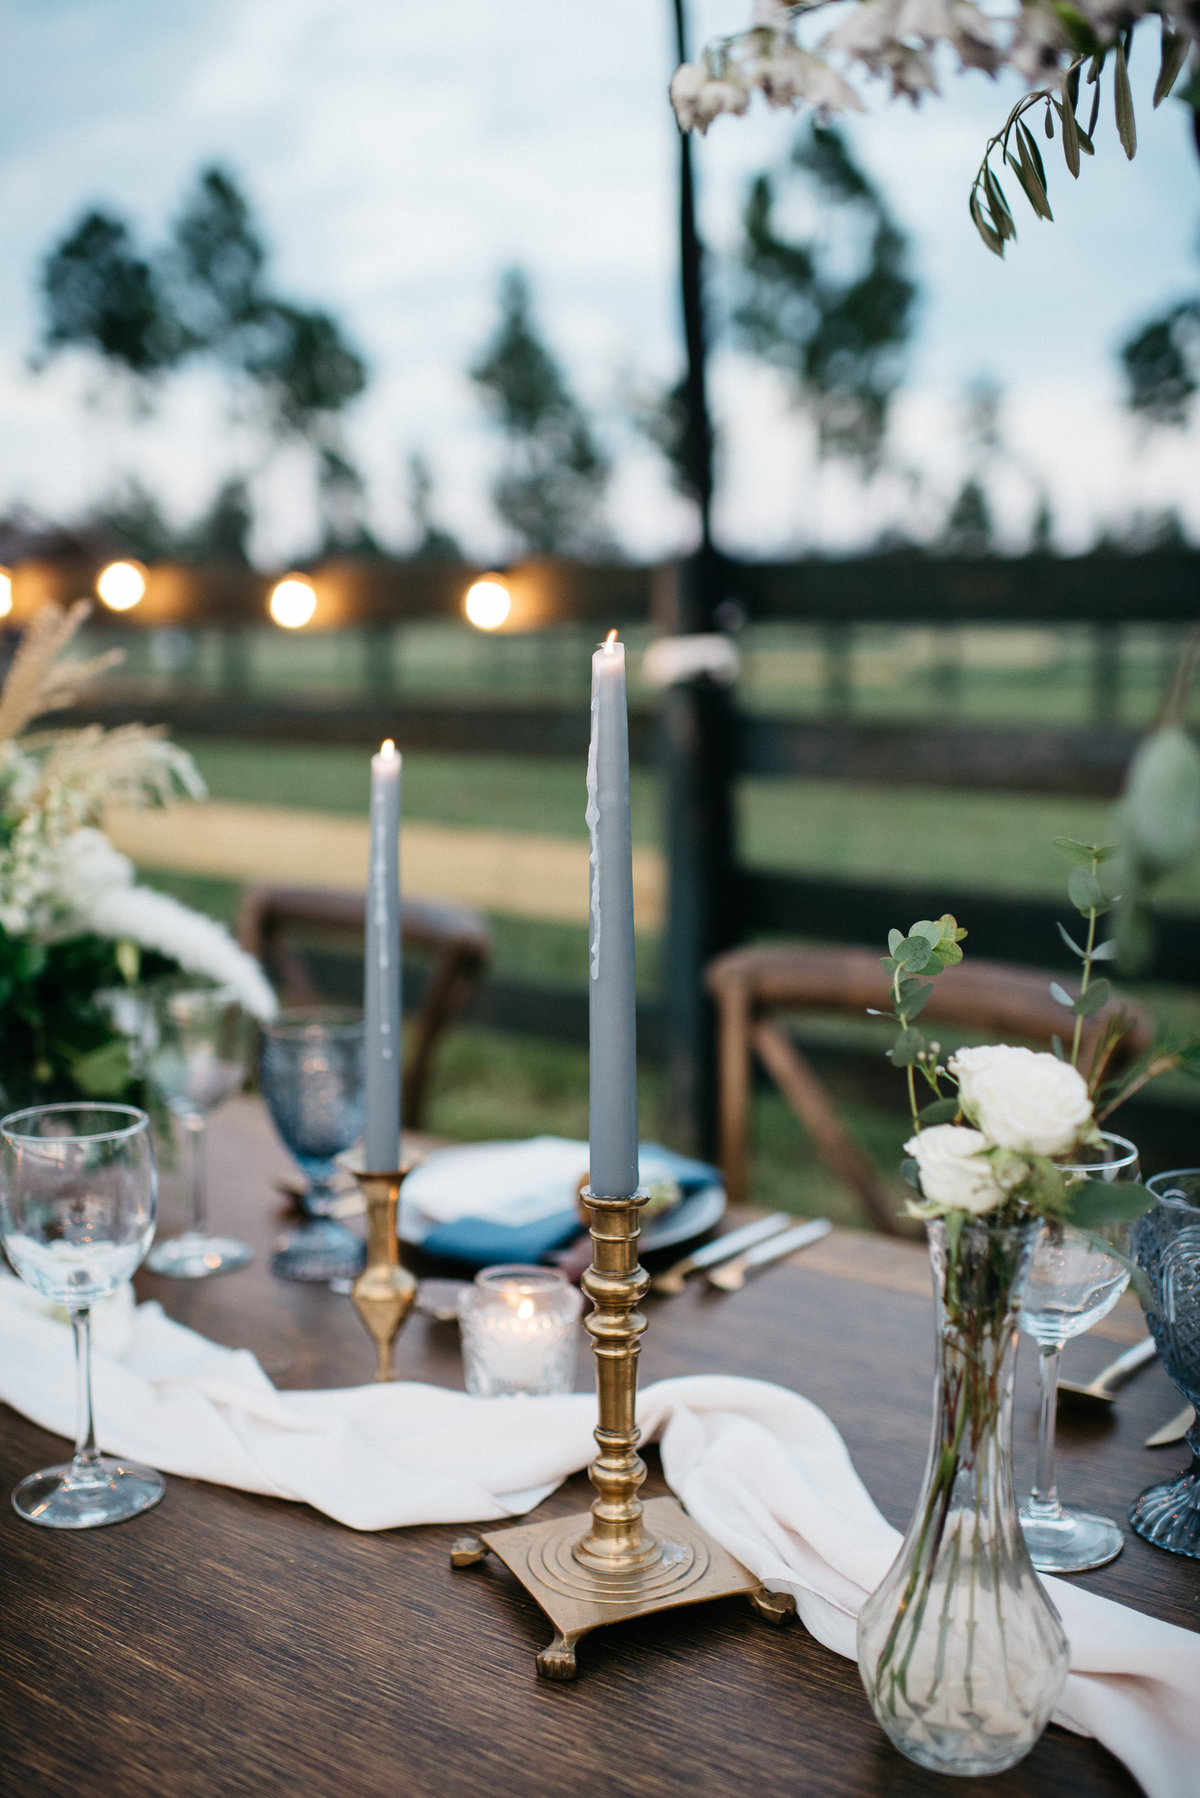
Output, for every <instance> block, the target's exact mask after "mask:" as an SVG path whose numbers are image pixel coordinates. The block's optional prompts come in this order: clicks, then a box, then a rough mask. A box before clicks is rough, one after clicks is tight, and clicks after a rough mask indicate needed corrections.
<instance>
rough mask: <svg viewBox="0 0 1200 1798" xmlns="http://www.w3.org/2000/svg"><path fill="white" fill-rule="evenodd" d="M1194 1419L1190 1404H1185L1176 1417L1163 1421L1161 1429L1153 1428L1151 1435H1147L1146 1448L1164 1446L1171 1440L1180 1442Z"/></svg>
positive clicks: (1194, 1414)
mask: <svg viewBox="0 0 1200 1798" xmlns="http://www.w3.org/2000/svg"><path fill="white" fill-rule="evenodd" d="M1195 1421H1196V1413H1195V1412H1194V1411H1193V1409H1192V1407H1191V1406H1190V1405H1185V1406H1184V1407H1183V1410H1182V1411H1181V1412H1180V1413H1179V1416H1178V1417H1173V1418H1172V1419H1171V1421H1170V1423H1164V1425H1163V1427H1162V1429H1161V1430H1155V1432H1154V1434H1153V1436H1147V1438H1146V1447H1147V1448H1166V1447H1167V1445H1168V1444H1169V1443H1171V1442H1182V1441H1183V1438H1184V1437H1185V1436H1186V1435H1187V1433H1188V1431H1189V1430H1190V1429H1191V1427H1192V1425H1193V1424H1194V1423H1195Z"/></svg>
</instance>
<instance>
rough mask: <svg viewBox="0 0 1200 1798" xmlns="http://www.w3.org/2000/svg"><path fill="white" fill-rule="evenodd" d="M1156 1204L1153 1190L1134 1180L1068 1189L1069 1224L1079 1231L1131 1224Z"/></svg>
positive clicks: (1090, 1182) (1093, 1182)
mask: <svg viewBox="0 0 1200 1798" xmlns="http://www.w3.org/2000/svg"><path fill="white" fill-rule="evenodd" d="M1155 1203H1156V1200H1155V1197H1154V1194H1153V1193H1152V1192H1151V1191H1150V1189H1149V1187H1146V1186H1138V1185H1135V1183H1134V1182H1133V1181H1132V1180H1080V1181H1079V1182H1078V1184H1076V1185H1074V1186H1071V1187H1069V1188H1068V1189H1067V1211H1066V1221H1067V1223H1069V1224H1072V1225H1073V1226H1074V1227H1075V1229H1077V1230H1095V1229H1100V1228H1102V1227H1103V1226H1104V1225H1105V1224H1122V1223H1131V1222H1132V1221H1133V1219H1134V1218H1135V1217H1141V1216H1142V1215H1143V1213H1144V1212H1147V1211H1149V1209H1150V1207H1151V1205H1153V1204H1155Z"/></svg>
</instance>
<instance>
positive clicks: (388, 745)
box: [379, 737, 396, 755]
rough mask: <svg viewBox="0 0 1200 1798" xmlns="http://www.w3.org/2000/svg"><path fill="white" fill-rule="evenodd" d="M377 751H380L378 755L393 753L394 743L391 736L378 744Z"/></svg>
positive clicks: (394, 749) (394, 751)
mask: <svg viewBox="0 0 1200 1798" xmlns="http://www.w3.org/2000/svg"><path fill="white" fill-rule="evenodd" d="M379 753H380V755H395V753H396V745H395V743H394V742H393V741H392V739H391V737H387V738H385V740H384V741H383V742H382V743H381V744H380V745H379Z"/></svg>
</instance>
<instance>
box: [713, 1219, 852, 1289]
mask: <svg viewBox="0 0 1200 1798" xmlns="http://www.w3.org/2000/svg"><path fill="white" fill-rule="evenodd" d="M832 1229H833V1225H832V1224H831V1223H830V1221H829V1219H828V1218H827V1217H814V1218H810V1219H809V1220H808V1222H807V1223H804V1224H797V1225H796V1227H795V1229H794V1230H785V1231H784V1232H783V1235H782V1236H772V1237H770V1238H769V1239H768V1240H767V1241H766V1242H760V1243H759V1244H758V1246H757V1247H756V1248H753V1249H747V1250H746V1252H745V1254H744V1255H739V1256H738V1258H737V1260H736V1261H726V1262H723V1263H722V1265H721V1266H720V1267H713V1268H710V1269H709V1270H708V1272H707V1273H706V1274H705V1276H704V1277H705V1279H706V1280H707V1281H708V1283H709V1285H710V1286H717V1287H719V1288H720V1290H721V1291H722V1292H740V1291H741V1289H742V1287H743V1286H744V1285H745V1284H746V1275H747V1274H748V1273H749V1272H750V1270H751V1269H752V1268H755V1267H766V1265H767V1263H768V1262H770V1261H781V1260H782V1259H783V1257H784V1256H785V1255H793V1254H795V1252H796V1250H797V1249H806V1248H808V1247H809V1245H810V1244H811V1243H814V1242H820V1240H821V1238H822V1236H828V1235H829V1232H830V1231H831V1230H832Z"/></svg>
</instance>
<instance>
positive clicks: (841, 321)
mask: <svg viewBox="0 0 1200 1798" xmlns="http://www.w3.org/2000/svg"><path fill="white" fill-rule="evenodd" d="M790 167H791V168H792V169H793V170H796V171H798V172H799V174H800V176H801V178H802V181H803V184H804V186H805V188H806V189H807V190H808V191H809V192H810V193H813V192H815V195H816V197H817V199H818V201H819V202H820V203H821V207H822V211H821V220H820V225H819V227H818V230H817V231H816V232H815V233H814V235H813V236H811V237H808V238H803V239H788V238H786V237H784V236H783V235H781V233H780V231H779V229H778V228H777V225H776V214H777V209H778V203H779V200H780V197H781V195H780V191H779V184H778V183H777V182H776V181H775V180H773V179H772V177H771V176H770V175H759V176H758V177H757V178H756V179H755V181H754V182H753V183H752V185H751V188H750V191H749V195H748V197H747V201H746V206H745V210H744V212H743V215H742V223H743V231H744V236H743V243H742V255H741V262H742V281H741V299H740V303H739V305H738V306H737V307H736V309H735V311H734V314H733V324H734V330H735V333H736V335H737V337H738V339H739V340H740V342H741V343H742V344H743V346H744V347H745V348H747V349H748V350H750V351H751V352H752V353H753V354H755V355H757V356H761V357H762V358H763V359H764V361H767V362H769V363H771V364H772V365H773V366H774V367H776V368H779V369H780V370H781V371H782V372H783V373H784V374H785V375H786V376H787V377H788V380H789V382H790V384H791V386H792V388H793V391H794V394H795V397H796V400H797V402H798V403H799V404H800V405H802V406H803V407H804V408H805V409H806V410H807V411H808V412H809V413H810V414H811V416H812V418H813V422H814V424H815V426H816V431H817V442H818V448H819V451H820V453H821V454H822V455H835V456H844V457H848V458H849V459H851V460H853V461H856V462H857V463H858V464H859V465H860V466H861V467H862V468H863V469H864V470H866V471H867V472H871V471H872V470H873V469H875V468H876V467H877V466H878V463H879V459H880V455H881V453H882V448H883V440H884V436H885V434H886V431H887V421H888V409H889V407H890V404H891V400H892V396H893V394H894V393H895V391H896V388H897V387H898V386H899V384H900V380H901V376H902V371H903V354H904V349H905V346H906V344H907V342H908V338H909V334H910V332H911V330H912V315H913V308H914V302H915V300H916V295H917V289H916V286H915V284H914V282H913V281H912V280H911V279H910V278H909V274H908V270H907V262H908V243H907V239H906V237H905V235H904V233H903V231H902V230H901V229H900V227H899V225H898V224H897V223H896V221H895V220H894V219H893V218H892V216H891V214H890V213H889V211H888V209H887V206H886V204H885V202H884V200H883V198H882V196H881V195H880V193H879V191H878V189H877V188H876V187H875V186H874V184H873V183H872V182H871V181H870V179H869V178H868V177H867V176H866V175H865V174H864V173H863V172H862V170H861V169H860V168H859V167H858V166H857V164H856V163H855V162H854V160H853V159H852V157H851V155H850V153H849V151H848V149H847V147H846V145H845V142H844V141H843V139H842V136H841V134H840V133H839V132H838V131H837V130H836V129H835V128H834V127H833V126H821V125H816V124H814V125H812V126H811V127H810V128H809V129H808V130H806V131H802V132H801V134H800V136H799V137H798V138H797V140H796V143H795V145H794V146H793V149H792V153H791V157H790ZM847 265H849V266H848V267H847Z"/></svg>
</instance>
